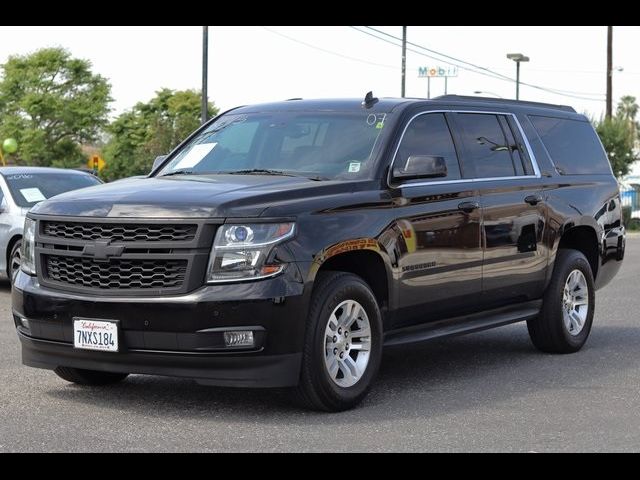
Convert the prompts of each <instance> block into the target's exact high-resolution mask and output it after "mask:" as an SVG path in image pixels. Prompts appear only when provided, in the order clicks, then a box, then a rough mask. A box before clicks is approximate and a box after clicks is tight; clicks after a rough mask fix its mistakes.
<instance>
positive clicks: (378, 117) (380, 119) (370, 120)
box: [367, 113, 387, 130]
mask: <svg viewBox="0 0 640 480" xmlns="http://www.w3.org/2000/svg"><path fill="white" fill-rule="evenodd" d="M386 118H387V114H386V113H370V114H369V115H368V116H367V125H369V126H370V127H374V126H375V127H376V129H378V130H379V129H381V128H382V127H384V121H385V119H386Z"/></svg>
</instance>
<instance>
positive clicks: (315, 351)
mask: <svg viewBox="0 0 640 480" xmlns="http://www.w3.org/2000/svg"><path fill="white" fill-rule="evenodd" d="M345 300H355V301H357V302H358V303H360V305H362V307H363V308H364V309H365V311H366V313H367V316H368V317H369V325H370V329H371V350H370V353H369V363H368V364H367V368H366V371H365V373H364V375H363V376H362V377H361V378H360V380H359V381H358V382H357V383H356V384H355V385H353V386H351V387H347V388H344V387H340V386H339V385H337V384H336V383H335V382H333V380H332V379H331V378H330V377H329V373H328V372H327V371H326V368H325V365H324V357H325V348H324V337H325V328H326V325H327V321H328V320H329V316H330V315H331V313H332V312H333V310H334V309H335V308H336V307H337V306H338V305H339V304H340V303H342V302H343V301H345ZM381 356H382V315H381V313H380V309H379V307H378V303H377V301H376V298H375V296H374V295H373V293H372V292H371V289H370V288H369V287H368V285H367V284H366V283H365V282H364V281H363V280H362V279H361V278H359V277H357V276H355V275H352V274H348V273H337V272H330V273H329V272H327V273H323V278H321V279H320V281H319V283H318V284H317V289H316V291H315V292H314V295H313V298H312V304H311V309H310V312H309V323H308V325H307V332H306V336H305V350H304V353H303V366H302V370H303V371H302V375H301V388H302V389H303V390H305V393H306V395H305V396H306V397H307V399H306V400H307V401H306V403H307V405H308V406H312V407H314V408H317V409H321V410H327V411H341V410H346V409H349V408H352V407H354V406H355V405H357V404H358V403H360V401H362V399H363V398H364V397H365V396H366V394H367V393H368V391H369V389H370V388H371V384H372V382H373V379H374V378H375V376H376V375H377V373H378V368H379V366H380V358H381Z"/></svg>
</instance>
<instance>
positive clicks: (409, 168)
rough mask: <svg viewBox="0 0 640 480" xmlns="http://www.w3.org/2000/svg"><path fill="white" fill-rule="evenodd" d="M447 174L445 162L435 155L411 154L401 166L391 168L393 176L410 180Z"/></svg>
mask: <svg viewBox="0 0 640 480" xmlns="http://www.w3.org/2000/svg"><path fill="white" fill-rule="evenodd" d="M446 176H447V162H445V160H444V157H436V156H435V155H411V156H410V157H409V158H408V159H407V162H406V163H405V164H404V165H402V166H396V167H395V168H394V169H393V178H397V179H402V180H411V179H416V178H438V177H446Z"/></svg>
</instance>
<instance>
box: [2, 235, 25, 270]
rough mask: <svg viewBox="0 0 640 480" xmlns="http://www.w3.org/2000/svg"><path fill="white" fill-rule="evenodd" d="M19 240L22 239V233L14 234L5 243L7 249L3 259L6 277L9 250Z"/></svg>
mask: <svg viewBox="0 0 640 480" xmlns="http://www.w3.org/2000/svg"><path fill="white" fill-rule="evenodd" d="M20 240H22V235H21V234H15V235H14V236H13V237H11V239H10V240H9V242H8V243H7V251H6V252H5V254H4V260H5V264H4V274H5V275H6V276H7V278H8V277H9V262H10V259H9V257H10V256H11V251H12V250H13V246H14V245H15V244H16V242H18V241H20Z"/></svg>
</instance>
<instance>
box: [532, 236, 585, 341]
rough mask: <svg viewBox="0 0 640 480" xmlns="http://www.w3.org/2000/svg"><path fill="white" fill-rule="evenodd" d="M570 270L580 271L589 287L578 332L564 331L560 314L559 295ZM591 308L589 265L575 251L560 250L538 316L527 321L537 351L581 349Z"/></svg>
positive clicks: (580, 254) (582, 256)
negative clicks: (586, 308) (585, 310)
mask: <svg viewBox="0 0 640 480" xmlns="http://www.w3.org/2000/svg"><path fill="white" fill-rule="evenodd" d="M573 270H580V271H581V272H582V274H583V275H584V277H585V279H586V281H587V286H588V288H589V294H588V301H589V312H588V314H587V318H586V320H585V324H584V327H583V328H582V331H581V332H580V333H579V334H578V335H575V336H574V335H571V333H569V331H568V330H567V328H566V326H565V324H564V320H563V315H562V296H563V291H564V286H565V283H566V281H567V277H568V276H569V274H570V273H571V272H572V271H573ZM594 310H595V286H594V280H593V274H592V272H591V266H590V265H589V262H588V261H587V259H586V257H585V256H584V255H583V254H582V252H579V251H577V250H572V249H561V250H558V253H557V255H556V262H555V266H554V270H553V276H552V278H551V282H550V283H549V286H548V287H547V290H546V291H545V295H544V303H543V307H542V311H541V313H540V315H539V316H538V317H537V318H535V319H533V320H531V321H529V322H527V325H528V328H529V334H530V336H531V340H532V341H533V343H534V344H535V345H536V347H538V348H539V349H540V350H542V351H545V352H550V353H573V352H576V351H578V350H580V349H581V348H582V346H583V345H584V344H585V342H586V341H587V338H588V337H589V333H590V332H591V326H592V324H593V315H594Z"/></svg>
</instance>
